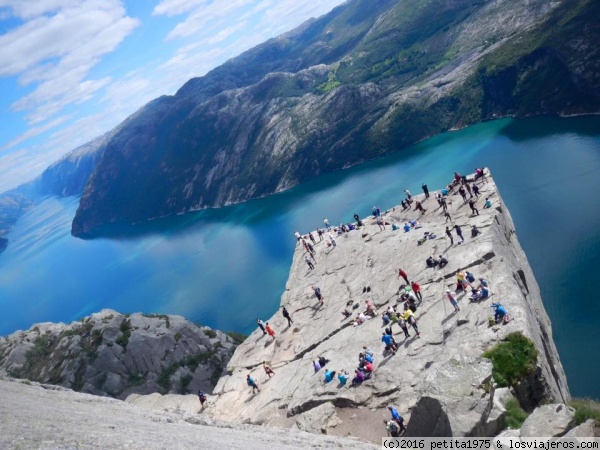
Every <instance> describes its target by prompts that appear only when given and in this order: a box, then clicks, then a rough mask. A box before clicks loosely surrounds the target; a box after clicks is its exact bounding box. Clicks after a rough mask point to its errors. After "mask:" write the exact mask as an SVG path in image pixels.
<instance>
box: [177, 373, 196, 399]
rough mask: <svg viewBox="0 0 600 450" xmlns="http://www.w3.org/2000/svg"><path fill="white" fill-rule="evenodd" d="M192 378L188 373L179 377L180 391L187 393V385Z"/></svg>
mask: <svg viewBox="0 0 600 450" xmlns="http://www.w3.org/2000/svg"><path fill="white" fill-rule="evenodd" d="M193 379H194V377H193V376H192V375H190V374H189V373H188V374H185V375H182V376H181V378H179V384H180V385H181V393H182V394H185V393H187V387H188V385H189V384H190V382H191V381H192V380H193Z"/></svg>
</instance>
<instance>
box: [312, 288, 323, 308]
mask: <svg viewBox="0 0 600 450" xmlns="http://www.w3.org/2000/svg"><path fill="white" fill-rule="evenodd" d="M313 291H315V295H316V296H317V300H319V306H323V300H325V298H324V297H323V294H321V288H320V287H319V286H313Z"/></svg>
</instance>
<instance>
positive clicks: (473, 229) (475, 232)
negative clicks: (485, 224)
mask: <svg viewBox="0 0 600 450" xmlns="http://www.w3.org/2000/svg"><path fill="white" fill-rule="evenodd" d="M478 234H481V231H479V228H477V225H472V226H471V237H472V238H474V237H476V236H477V235H478Z"/></svg>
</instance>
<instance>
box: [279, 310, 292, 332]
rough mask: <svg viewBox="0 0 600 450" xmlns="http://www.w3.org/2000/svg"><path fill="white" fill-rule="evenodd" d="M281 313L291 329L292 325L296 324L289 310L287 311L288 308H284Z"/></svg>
mask: <svg viewBox="0 0 600 450" xmlns="http://www.w3.org/2000/svg"><path fill="white" fill-rule="evenodd" d="M281 313H282V314H283V317H285V318H286V319H287V321H288V327H291V326H292V324H293V323H294V321H293V320H292V318H291V317H290V313H289V312H288V310H287V309H286V307H285V306H284V307H283V309H282V310H281Z"/></svg>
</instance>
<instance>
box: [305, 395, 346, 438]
mask: <svg viewBox="0 0 600 450" xmlns="http://www.w3.org/2000/svg"><path fill="white" fill-rule="evenodd" d="M341 422H342V421H341V420H340V418H339V417H338V415H337V414H336V411H335V406H333V404H332V403H329V402H328V403H323V404H322V405H319V406H317V407H316V408H313V409H310V410H308V411H306V412H304V413H302V414H299V415H298V417H297V418H296V426H297V427H298V429H299V430H301V431H309V432H311V433H323V434H327V430H328V429H329V428H332V427H335V426H337V425H339V424H340V423H341Z"/></svg>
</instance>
